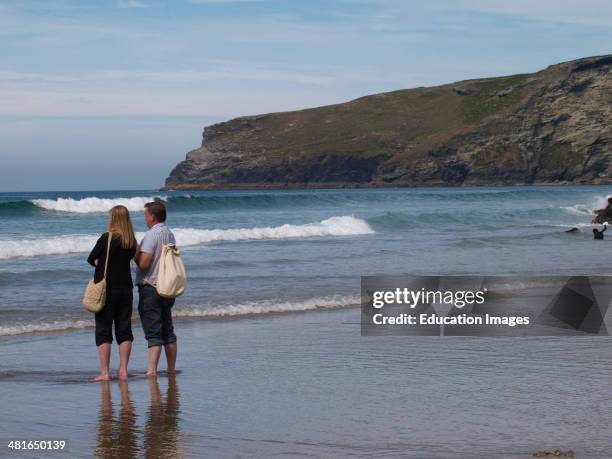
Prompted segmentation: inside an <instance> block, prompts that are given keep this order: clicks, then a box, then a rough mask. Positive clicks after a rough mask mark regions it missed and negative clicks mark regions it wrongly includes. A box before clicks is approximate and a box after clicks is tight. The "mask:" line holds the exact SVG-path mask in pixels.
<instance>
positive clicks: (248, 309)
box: [173, 296, 361, 318]
mask: <svg viewBox="0 0 612 459" xmlns="http://www.w3.org/2000/svg"><path fill="white" fill-rule="evenodd" d="M360 302H361V299H360V298H359V297H358V296H331V297H323V298H310V299H307V300H302V301H282V302H278V301H259V302H248V303H241V304H229V305H219V306H215V307H202V306H197V305H196V306H180V307H177V308H173V315H174V316H176V317H193V318H196V317H198V318H223V317H236V316H246V315H254V314H276V313H282V312H305V311H315V310H318V309H339V308H346V307H351V306H358V305H359V304H360Z"/></svg>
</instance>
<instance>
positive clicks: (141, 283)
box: [135, 201, 177, 376]
mask: <svg viewBox="0 0 612 459" xmlns="http://www.w3.org/2000/svg"><path fill="white" fill-rule="evenodd" d="M144 219H145V222H146V224H147V227H149V231H147V232H146V233H145V235H144V237H143V238H142V241H141V242H140V245H139V246H138V249H137V250H136V258H135V261H136V264H137V265H138V269H137V270H136V283H137V284H138V295H139V299H138V313H139V314H140V321H141V323H142V328H143V330H144V334H145V338H146V339H147V344H148V348H149V362H148V368H147V376H155V375H156V374H157V365H158V363H159V357H160V355H161V347H162V346H163V347H164V351H165V353H166V360H167V371H168V373H174V372H175V369H176V353H177V345H176V335H175V334H174V325H173V323H172V311H171V310H172V306H173V305H174V299H168V298H163V297H161V296H160V295H159V294H158V293H157V290H156V288H155V286H156V281H157V273H158V270H159V261H160V257H161V252H162V245H163V244H176V241H175V239H174V234H173V233H172V231H170V228H168V227H167V226H166V206H165V205H164V203H163V202H160V201H154V202H149V203H147V204H145V211H144Z"/></svg>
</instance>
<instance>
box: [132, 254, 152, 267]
mask: <svg viewBox="0 0 612 459" xmlns="http://www.w3.org/2000/svg"><path fill="white" fill-rule="evenodd" d="M134 261H135V262H136V265H138V267H139V268H140V270H141V271H146V270H148V269H149V267H150V266H151V262H152V261H153V254H152V253H146V252H137V253H136V256H135V257H134Z"/></svg>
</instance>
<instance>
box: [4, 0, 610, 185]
mask: <svg viewBox="0 0 612 459" xmlns="http://www.w3.org/2000/svg"><path fill="white" fill-rule="evenodd" d="M611 52H612V2H609V1H605V0H599V1H593V0H583V1H568V0H566V1H563V0H558V1H552V0H540V1H538V2H534V1H532V0H530V1H527V0H513V1H494V0H438V1H436V0H429V1H427V2H426V1H410V0H404V1H401V0H337V1H318V0H311V1H298V0H293V1H289V0H288V1H267V0H192V1H189V0H175V1H172V2H162V1H156V0H120V1H111V0H108V1H87V2H86V1H69V0H49V1H27V0H19V1H18V0H4V1H2V2H0V57H1V59H0V158H1V168H0V191H23V190H87V189H137V188H141V189H142V188H156V187H159V186H161V185H162V184H163V181H164V178H165V177H166V176H167V174H168V172H169V171H170V169H171V168H172V167H173V166H174V165H175V164H176V163H177V162H178V161H179V160H181V159H183V158H184V156H185V153H186V152H187V151H188V150H190V149H193V148H196V147H198V146H199V145H200V141H201V130H202V128H203V127H204V126H206V125H208V124H212V123H215V122H219V121H223V120H227V119H231V118H233V117H236V116H241V115H249V114H258V113H267V112H273V111H285V110H294V109H300V108H305V107H314V106H319V105H325V104H331V103H336V102H342V101H347V100H351V99H354V98H356V97H360V96H363V95H366V94H371V93H377V92H383V91H388V90H394V89H400V88H409V87H414V86H430V85H436V84H441V83H446V82H451V81H456V80H462V79H467V78H477V77H485V76H498V75H507V74H514V73H521V72H530V71H536V70H539V69H541V68H544V67H546V66H548V65H550V64H554V63H557V62H560V61H565V60H570V59H575V58H578V57H584V56H591V55H599V54H609V53H611Z"/></svg>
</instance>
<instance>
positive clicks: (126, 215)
mask: <svg viewBox="0 0 612 459" xmlns="http://www.w3.org/2000/svg"><path fill="white" fill-rule="evenodd" d="M108 213H109V216H110V217H109V219H108V231H109V233H111V234H112V235H113V236H117V237H119V240H120V241H121V247H123V248H124V249H131V248H134V247H136V236H134V227H133V226H132V219H131V218H130V212H129V211H128V210H127V207H125V206H115V207H113V208H112V209H111V210H109V211H108Z"/></svg>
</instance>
